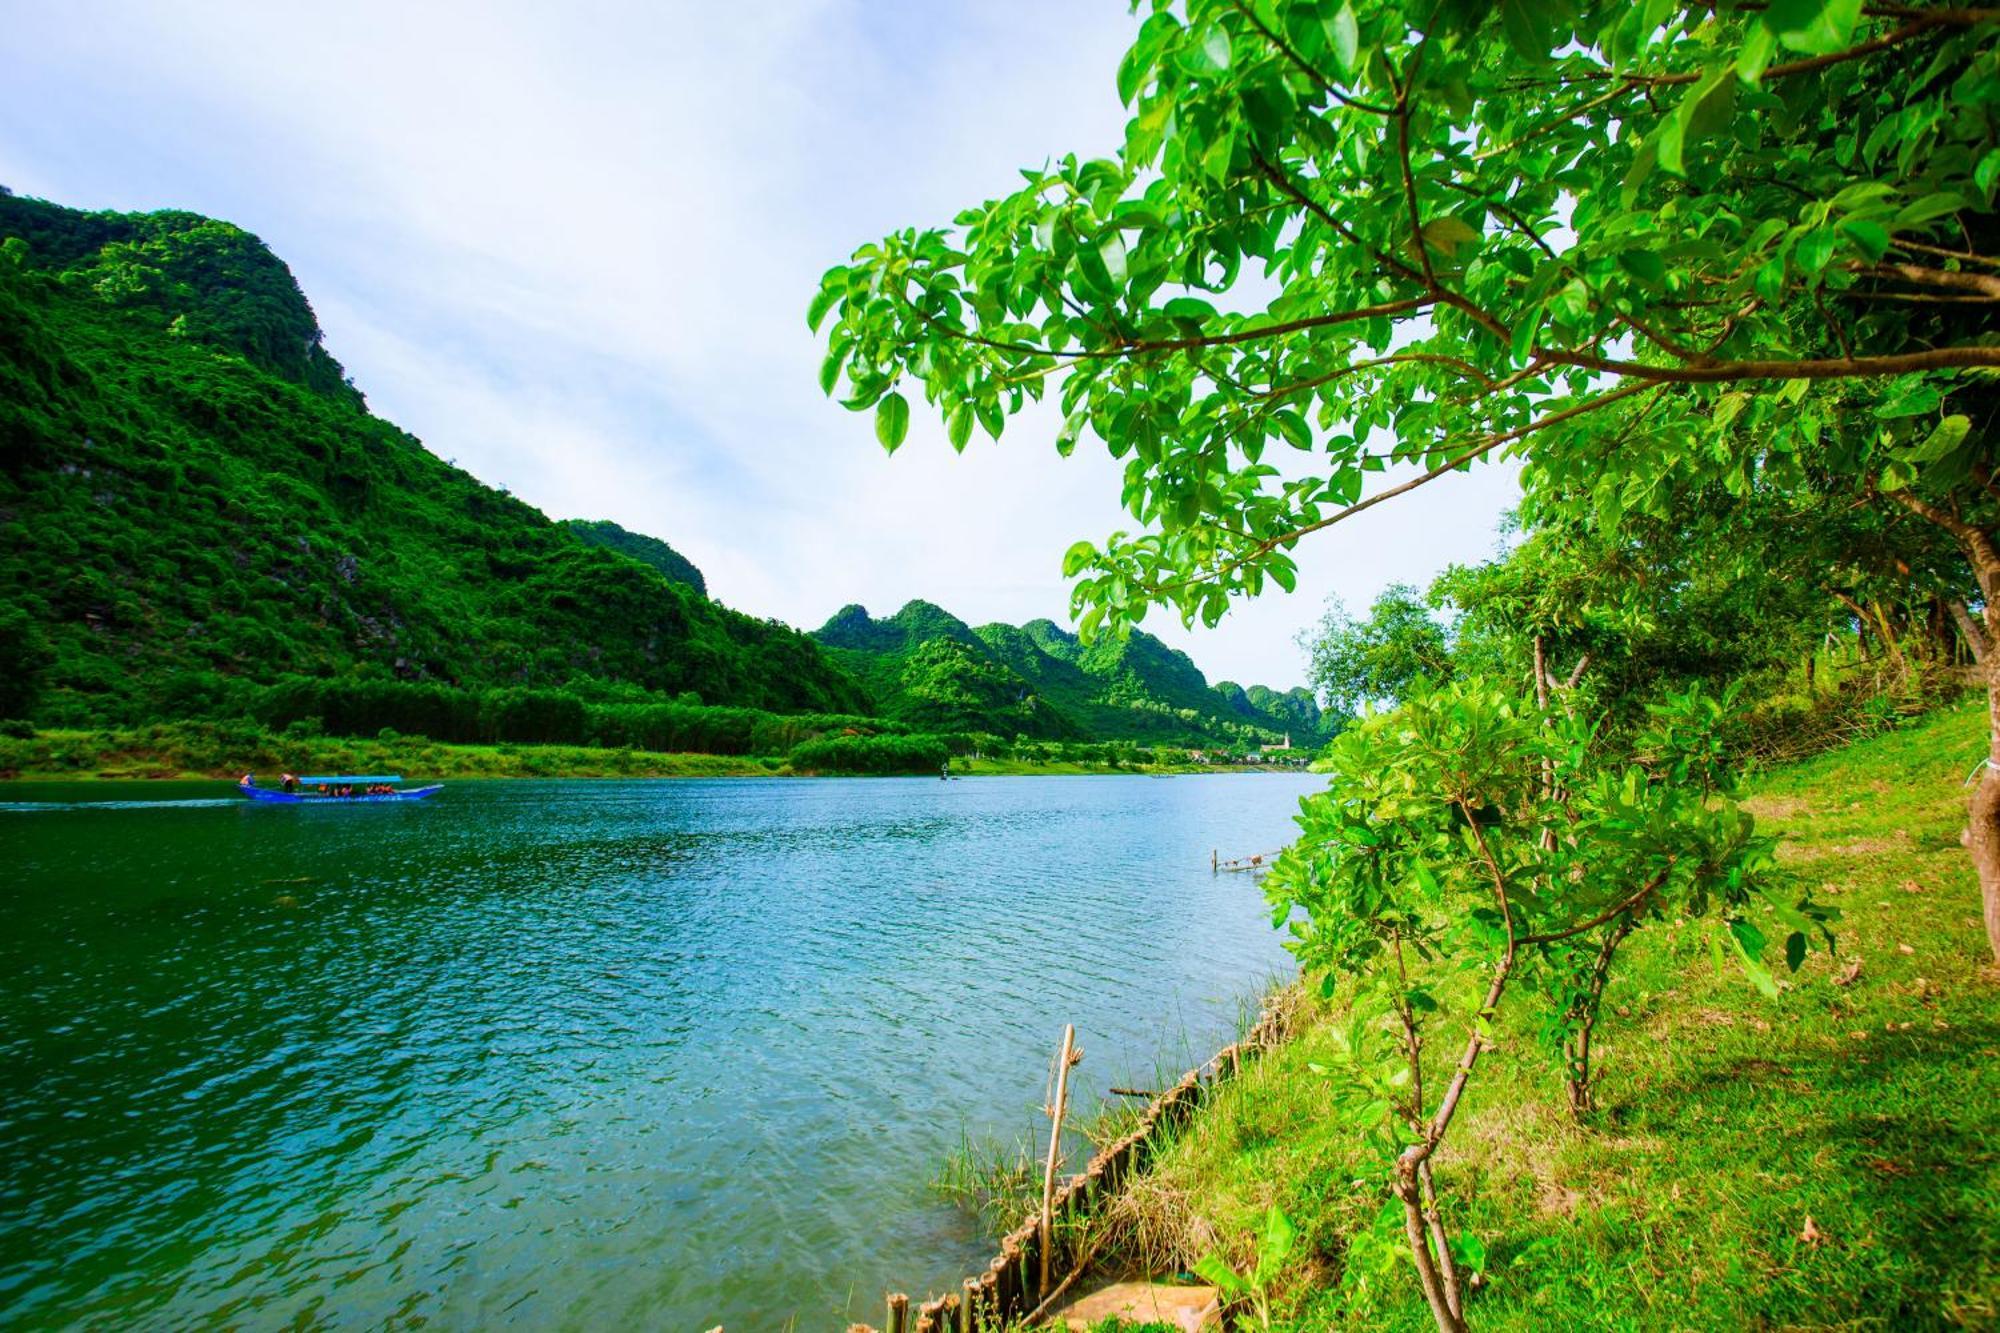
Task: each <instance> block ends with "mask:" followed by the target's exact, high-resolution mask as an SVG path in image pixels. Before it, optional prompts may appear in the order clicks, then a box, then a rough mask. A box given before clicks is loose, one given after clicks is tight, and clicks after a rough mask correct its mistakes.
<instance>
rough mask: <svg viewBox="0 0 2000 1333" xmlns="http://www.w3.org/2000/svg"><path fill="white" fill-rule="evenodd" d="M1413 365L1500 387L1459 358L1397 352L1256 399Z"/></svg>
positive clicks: (1272, 389)
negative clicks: (1427, 365) (1437, 367)
mask: <svg viewBox="0 0 2000 1333" xmlns="http://www.w3.org/2000/svg"><path fill="white" fill-rule="evenodd" d="M1412 361H1418V362H1427V363H1430V364H1433V365H1440V366H1449V367H1450V368H1451V369H1453V370H1456V371H1457V372H1458V373H1459V374H1461V375H1463V376H1465V377H1466V378H1467V379H1475V380H1478V381H1479V382H1480V384H1481V385H1483V386H1485V387H1486V388H1488V389H1492V388H1496V387H1498V386H1497V384H1496V382H1495V381H1494V380H1493V378H1492V377H1491V376H1489V375H1487V374H1486V373H1485V372H1484V371H1482V370H1480V368H1479V367H1478V366H1475V365H1473V364H1472V363H1471V362H1470V361H1461V360H1460V359H1459V358H1457V357H1455V356H1442V355H1440V354H1438V353H1435V352H1397V353H1396V354H1394V355H1393V356H1378V357H1375V358H1373V359H1371V360H1368V361H1357V362H1355V363H1354V364H1353V365H1351V366H1342V367H1341V368H1340V369H1338V370H1330V371H1328V372H1327V373H1326V374H1324V375H1315V376H1313V377H1312V378H1310V379H1303V380H1294V381H1292V382H1291V383H1290V384H1276V385H1273V386H1271V387H1270V388H1268V389H1265V390H1264V391H1263V392H1261V393H1259V394H1257V395H1256V396H1257V397H1259V398H1263V399H1273V398H1285V397H1289V396H1290V395H1292V394H1295V393H1301V392H1303V391H1305V390H1308V389H1317V388H1319V387H1321V386H1322V385H1326V384H1331V383H1333V382H1334V381H1335V380H1342V379H1346V378H1347V377H1348V376H1349V375H1358V374H1360V373H1361V372H1362V371H1365V370H1374V369H1376V368H1378V367H1380V366H1393V365H1398V364H1401V363H1403V362H1412Z"/></svg>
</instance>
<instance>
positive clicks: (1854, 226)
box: [1840, 218, 1889, 263]
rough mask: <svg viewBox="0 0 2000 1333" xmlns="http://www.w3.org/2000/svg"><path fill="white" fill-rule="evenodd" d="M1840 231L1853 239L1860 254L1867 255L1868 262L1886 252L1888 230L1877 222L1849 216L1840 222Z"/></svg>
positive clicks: (1887, 247) (1877, 258) (1872, 261)
mask: <svg viewBox="0 0 2000 1333" xmlns="http://www.w3.org/2000/svg"><path fill="white" fill-rule="evenodd" d="M1840 232H1841V235H1843V236H1845V237H1847V239H1848V240H1850V241H1853V242H1854V244H1855V247H1856V248H1857V249H1859V250H1860V251H1861V253H1862V254H1864V255H1866V256H1868V261H1869V262H1870V263H1874V262H1875V261H1876V260H1879V259H1880V258H1881V257H1882V256H1883V255H1884V254H1886V253H1887V252H1888V249H1889V230H1888V228H1886V227H1884V226H1883V225H1882V224H1881V223H1879V222H1867V221H1863V220H1860V219H1857V218H1850V219H1848V220H1847V221H1846V222H1843V223H1841V224H1840Z"/></svg>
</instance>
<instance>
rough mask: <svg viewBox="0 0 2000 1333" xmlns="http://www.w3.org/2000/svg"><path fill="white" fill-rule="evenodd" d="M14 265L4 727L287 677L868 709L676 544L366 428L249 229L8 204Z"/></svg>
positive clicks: (179, 706)
mask: <svg viewBox="0 0 2000 1333" xmlns="http://www.w3.org/2000/svg"><path fill="white" fill-rule="evenodd" d="M0 251H3V252H4V253H0V518H3V519H4V521H0V607H5V608H6V610H5V611H0V621H4V622H5V623H4V624H0V657H4V658H5V660H3V661H0V673H4V674H5V675H6V676H7V677H8V678H9V679H10V681H12V682H21V681H25V680H38V681H39V682H40V684H41V690H40V692H39V698H38V699H34V700H32V701H20V702H16V704H15V707H14V708H12V709H7V708H0V713H11V714H12V715H16V716H18V715H21V714H22V713H23V712H26V713H27V714H28V715H30V716H33V717H34V718H35V719H36V720H38V721H41V722H43V723H45V724H51V725H54V724H67V725H98V724H105V723H132V722H140V721H146V720H150V719H155V718H176V717H202V716H235V715H239V714H240V713H242V712H244V711H246V710H245V707H244V703H243V688H244V687H245V686H246V685H263V684H269V683H271V682H274V681H277V680H279V679H281V678H284V677H289V676H305V677H309V678H312V679H317V680H339V681H347V680H358V681H399V682H406V683H435V684H441V685H447V686H456V687H461V688H463V689H467V690H473V691H482V690H493V689H501V688H517V689H518V688H539V689H558V688H560V689H568V690H572V691H575V692H577V693H579V694H581V695H583V696H585V697H628V698H642V697H645V696H647V695H656V694H660V693H664V694H667V695H680V694H683V693H688V692H692V693H693V694H695V695H698V696H700V698H701V699H703V700H707V701H711V702H728V703H732V704H738V705H744V706H750V707H758V708H765V709H772V710H779V711H788V712H789V711H799V710H819V711H826V712H837V713H857V712H866V711H869V709H870V702H871V701H870V700H869V699H868V698H867V696H866V695H865V694H864V693H863V692H862V691H861V689H860V688H859V687H858V686H857V685H856V684H855V683H854V682H853V680H852V679H851V678H849V677H848V675H847V674H846V673H845V672H843V671H842V670H840V669H839V668H838V667H836V666H834V665H832V664H831V663H829V662H828V661H827V660H826V657H825V655H824V654H822V653H821V652H820V651H819V649H818V648H817V646H816V645H815V644H814V643H813V642H812V641H811V640H810V639H808V638H807V637H806V636H804V635H803V634H800V633H798V632H796V631H794V630H791V629H788V628H786V627H784V626H782V625H778V624H775V623H772V622H769V621H763V620H758V619H755V618H753V617H750V616H745V615H741V614H738V613H736V612H734V611H730V610H728V609H726V608H724V607H721V606H718V605H716V604H714V603H713V602H710V601H709V600H707V599H706V598H705V597H704V596H703V595H702V592H701V579H700V574H699V572H698V571H695V570H694V569H693V567H692V566H691V565H686V563H685V562H684V561H680V560H679V557H678V556H677V555H675V554H674V553H673V552H672V551H671V549H670V548H668V547H666V546H665V544H664V543H653V542H651V541H650V539H646V538H641V537H636V536H635V535H633V534H629V533H624V532H623V530H622V529H616V528H615V526H604V525H600V526H596V527H591V528H586V529H584V530H582V532H581V533H580V532H579V531H578V530H577V529H574V528H572V527H568V526H565V525H562V524H557V523H554V522H551V521H550V520H549V519H547V518H546V517H544V516H543V515H542V514H541V513H539V512H537V511H536V510H535V509H533V508H532V507H530V506H528V505H526V504H524V503H522V502H521V501H519V500H517V499H515V498H513V497H512V496H509V495H508V494H506V493H505V492H504V491H498V490H495V489H493V488H491V487H488V486H484V485H482V484H480V483H479V482H478V481H476V480H474V479H473V478H472V477H470V476H468V475H466V474H465V473H464V472H462V471H460V470H458V469H457V468H455V467H452V466H451V465H449V464H447V463H445V462H444V461H443V460H441V459H439V458H437V457H436V456H434V455H432V454H431V453H429V452H428V451H426V450H425V449H424V448H423V446H422V445H421V444H420V443H419V442H418V441H417V440H416V439H414V438H412V437H411V436H409V435H408V434H406V433H404V432H403V431H401V430H398V429H397V428H396V427H395V426H393V425H392V424H390V423H389V422H386V421H383V420H381V419H380V418H378V417H375V416H373V415H371V414H370V413H369V412H368V411H367V409H366V407H365V405H364V404H363V402H362V399H361V395H360V394H359V393H358V392H357V391H356V390H355V389H354V388H353V387H352V385H351V384H349V383H348V382H347V381H346V379H345V378H344V376H343V374H342V372H341V368H340V366H339V364H338V363H337V362H335V361H334V360H333V358H332V357H331V356H330V355H328V354H327V352H326V350H325V348H324V347H323V346H322V345H321V339H320V332H319V328H318V325H317V323H316V322H315V320H314V318H313V314H312V310H311V307H310V306H309V305H308V304H307V303H306V300H305V297H304V295H303V294H302V293H301V292H300V290H299V288H298V285H297V283H296V282H295V281H294V280H293V279H292V276H291V273H290V272H289V270H287V269H286V267H285V266H284V264H283V263H282V262H280V261H279V260H278V259H277V258H276V257H275V256H273V255H272V254H271V253H270V251H269V250H268V249H266V248H265V247H264V245H263V244H262V243H261V242H259V241H258V240H257V239H256V238H255V237H253V236H251V235H249V234H248V233H246V232H243V231H241V230H240V229H238V228H235V227H232V226H230V225H228V224H227V223H222V222H215V221H212V220H209V219H206V218H201V217H197V216H195V215H193V214H188V213H152V214H114V213H83V212H78V211H75V210H71V209H66V208H60V207H57V206H55V205H52V204H47V203H42V202H39V201H36V200H29V199H21V198H14V197H6V196H0ZM607 547H609V548H611V549H606V548H607ZM670 557H671V558H670ZM681 566H685V568H684V569H683V568H682V567H681ZM23 704H25V706H23ZM378 725H380V724H378Z"/></svg>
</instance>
